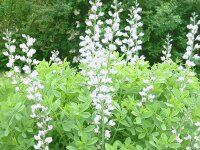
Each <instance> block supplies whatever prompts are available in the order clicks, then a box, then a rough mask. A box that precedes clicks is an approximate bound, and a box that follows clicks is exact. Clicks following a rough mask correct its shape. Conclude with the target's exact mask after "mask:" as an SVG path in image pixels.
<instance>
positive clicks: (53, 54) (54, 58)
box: [50, 50, 62, 64]
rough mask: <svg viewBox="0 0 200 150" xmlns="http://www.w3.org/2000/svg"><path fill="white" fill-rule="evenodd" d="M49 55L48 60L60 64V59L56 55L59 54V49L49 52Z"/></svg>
mask: <svg viewBox="0 0 200 150" xmlns="http://www.w3.org/2000/svg"><path fill="white" fill-rule="evenodd" d="M51 54H52V55H51V57H50V61H51V62H53V63H56V64H62V60H61V59H60V58H59V57H58V55H59V51H55V50H54V51H52V52H51Z"/></svg>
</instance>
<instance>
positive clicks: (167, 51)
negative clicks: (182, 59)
mask: <svg viewBox="0 0 200 150" xmlns="http://www.w3.org/2000/svg"><path fill="white" fill-rule="evenodd" d="M172 41H173V40H172V39H171V35H169V34H168V35H167V37H166V41H165V44H164V45H163V48H164V50H163V51H162V54H163V56H162V57H161V60H162V62H170V61H171V50H172V44H171V42H172Z"/></svg>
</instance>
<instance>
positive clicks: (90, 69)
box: [80, 0, 122, 149]
mask: <svg viewBox="0 0 200 150" xmlns="http://www.w3.org/2000/svg"><path fill="white" fill-rule="evenodd" d="M90 4H91V5H92V7H91V10H90V14H89V17H88V20H86V25H87V26H88V29H87V30H86V32H85V33H86V36H85V37H83V36H81V37H80V39H81V40H82V41H81V42H80V46H81V49H80V53H81V60H80V62H81V63H82V65H84V66H83V67H82V71H81V73H82V74H83V75H84V76H86V77H87V78H88V81H87V87H88V89H90V90H91V94H90V96H91V98H92V105H93V106H94V109H95V112H94V114H95V117H94V122H93V123H94V125H95V126H96V128H95V129H94V132H95V133H98V135H99V138H100V141H99V145H97V148H101V149H104V146H105V140H109V139H110V137H111V131H110V127H112V126H114V125H115V122H114V120H112V119H111V117H112V112H111V111H112V110H113V109H114V107H113V106H112V93H113V92H114V91H115V89H114V87H113V86H112V83H113V81H112V79H111V78H110V75H111V74H115V73H116V71H115V70H114V69H113V66H114V64H115V65H116V64H117V63H116V61H115V59H116V58H115V55H114V53H113V52H114V51H116V50H117V45H120V43H122V42H121V41H120V40H119V38H118V39H116V38H117V37H119V36H121V32H120V31H119V27H120V18H119V14H120V12H121V11H122V9H121V8H120V7H121V3H118V2H117V1H116V0H114V2H113V5H112V6H111V7H112V9H113V12H112V11H109V16H110V19H107V20H106V21H105V23H106V24H107V27H105V29H104V30H103V28H102V25H103V21H102V20H101V19H100V18H101V17H102V16H103V15H104V13H102V12H101V11H100V9H101V6H102V2H101V1H100V0H97V1H95V2H92V1H90ZM115 39H116V40H115Z"/></svg>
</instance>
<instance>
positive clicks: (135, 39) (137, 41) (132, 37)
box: [121, 1, 145, 65]
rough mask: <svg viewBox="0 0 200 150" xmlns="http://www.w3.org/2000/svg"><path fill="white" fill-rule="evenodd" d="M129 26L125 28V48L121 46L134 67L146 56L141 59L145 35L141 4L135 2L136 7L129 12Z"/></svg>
mask: <svg viewBox="0 0 200 150" xmlns="http://www.w3.org/2000/svg"><path fill="white" fill-rule="evenodd" d="M129 11H130V13H129V19H127V20H126V21H127V22H128V24H129V25H128V26H126V27H125V31H126V32H125V33H124V34H123V36H124V39H123V46H121V51H122V52H124V53H125V54H126V57H127V58H126V59H127V62H129V63H130V65H134V64H135V62H136V61H137V60H138V59H139V58H140V59H143V60H144V58H145V57H144V56H141V57H139V51H141V50H142V40H141V37H142V36H144V33H143V32H141V31H140V28H141V27H142V26H143V23H142V22H141V21H140V20H141V16H140V13H141V11H142V8H141V7H139V3H138V2H137V1H135V5H134V6H132V7H131V9H130V10H129Z"/></svg>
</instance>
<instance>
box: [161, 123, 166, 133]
mask: <svg viewBox="0 0 200 150" xmlns="http://www.w3.org/2000/svg"><path fill="white" fill-rule="evenodd" d="M161 129H162V130H164V131H165V130H166V129H167V128H166V126H165V124H164V123H163V124H161Z"/></svg>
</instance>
